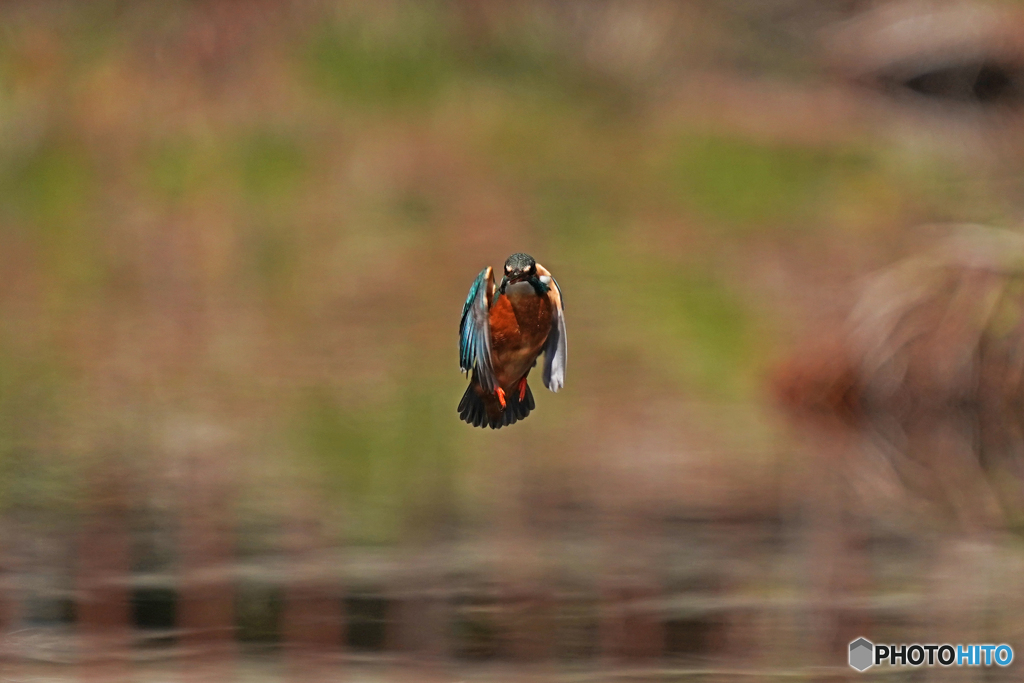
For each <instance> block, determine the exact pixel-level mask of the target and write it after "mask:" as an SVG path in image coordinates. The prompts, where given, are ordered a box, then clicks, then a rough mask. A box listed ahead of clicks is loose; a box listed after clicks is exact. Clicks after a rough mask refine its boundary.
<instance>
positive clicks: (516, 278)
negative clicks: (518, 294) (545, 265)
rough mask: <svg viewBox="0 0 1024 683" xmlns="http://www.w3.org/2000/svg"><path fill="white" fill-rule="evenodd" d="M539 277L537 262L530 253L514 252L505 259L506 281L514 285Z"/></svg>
mask: <svg viewBox="0 0 1024 683" xmlns="http://www.w3.org/2000/svg"><path fill="white" fill-rule="evenodd" d="M535 277H537V262H536V261H534V260H533V257H532V256H530V255H529V254H522V253H519V254H512V255H511V256H509V257H508V260H507V261H505V281H506V282H507V283H508V284H510V285H512V284H515V283H517V282H522V281H524V280H530V279H532V278H535Z"/></svg>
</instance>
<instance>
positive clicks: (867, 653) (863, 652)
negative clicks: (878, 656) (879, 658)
mask: <svg viewBox="0 0 1024 683" xmlns="http://www.w3.org/2000/svg"><path fill="white" fill-rule="evenodd" d="M874 654H875V644H874V643H872V642H871V641H870V640H868V639H867V638H858V639H857V640H855V641H853V642H852V643H850V666H852V667H853V668H854V669H856V670H857V671H865V670H867V669H868V668H869V667H871V665H872V664H874V661H873V660H874V658H875V657H874Z"/></svg>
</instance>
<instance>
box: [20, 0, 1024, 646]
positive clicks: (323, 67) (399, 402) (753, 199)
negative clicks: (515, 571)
mask: <svg viewBox="0 0 1024 683" xmlns="http://www.w3.org/2000/svg"><path fill="white" fill-rule="evenodd" d="M104 7H105V9H104V8H98V7H95V6H92V5H46V6H42V7H39V8H36V9H34V10H30V9H28V8H26V7H25V6H6V7H4V8H3V9H0V14H2V15H4V16H5V23H6V24H7V26H8V28H7V30H6V31H5V32H4V39H3V41H2V44H0V93H2V95H0V113H2V114H3V116H2V118H3V120H4V121H3V123H2V124H0V241H2V242H3V243H4V244H5V245H6V246H5V249H4V250H3V251H4V252H5V253H4V254H3V255H0V269H2V273H3V278H4V285H3V287H2V295H0V472H2V473H3V474H2V477H3V487H2V491H0V501H3V504H5V505H13V504H16V503H22V504H24V503H25V502H26V501H28V500H29V499H39V500H43V499H49V500H52V499H53V498H54V497H55V496H53V494H52V493H47V492H44V491H43V490H41V489H45V488H47V487H50V488H51V489H52V490H53V491H60V492H62V493H61V495H60V496H56V497H66V496H64V492H66V486H73V485H81V482H80V481H79V480H76V479H75V478H73V477H70V476H66V477H64V479H65V480H70V481H75V482H77V483H75V484H72V483H66V484H59V485H58V483H56V482H57V480H59V479H61V477H57V476H56V475H55V476H49V475H48V474H46V472H49V471H50V469H49V468H51V467H53V466H54V463H66V464H67V467H68V468H73V466H72V464H71V463H73V462H75V458H76V457H78V456H81V455H82V454H89V453H93V452H96V451H97V450H102V449H104V448H106V444H105V443H104V437H103V435H102V432H104V431H105V430H107V428H108V426H109V425H110V424H117V423H119V421H123V420H129V421H130V420H131V419H133V418H132V417H131V416H133V415H139V414H144V415H146V416H147V417H146V420H147V421H148V423H147V424H149V425H150V427H147V428H146V429H143V430H142V431H143V432H144V433H145V435H144V437H140V438H139V440H138V442H137V443H135V445H133V446H132V447H133V448H139V449H143V450H148V451H152V452H153V453H156V454H157V455H158V456H159V454H160V453H168V454H170V453H173V452H174V447H173V446H169V445H168V443H172V442H174V438H175V437H173V435H172V437H165V436H161V434H164V432H165V431H166V430H165V429H163V428H162V427H161V426H160V425H162V424H163V423H164V422H174V423H175V424H177V423H178V422H181V421H182V420H184V421H185V422H188V421H189V420H195V421H197V422H209V421H212V422H214V423H216V424H218V425H221V426H222V427H223V428H224V429H226V430H228V432H229V433H231V434H233V435H234V436H233V437H232V438H235V439H237V440H238V441H239V443H240V446H241V448H240V450H241V452H242V453H244V454H245V455H243V456H242V460H243V461H247V462H252V463H266V462H269V461H284V462H287V463H290V465H294V466H296V467H297V468H299V469H304V470H306V471H311V472H313V474H312V475H311V476H313V477H315V481H316V483H317V485H318V486H319V487H320V489H321V493H322V495H323V499H324V501H325V502H324V504H325V505H331V506H338V507H340V508H341V509H343V510H344V513H343V515H342V517H343V518H344V519H343V522H342V526H343V528H344V531H343V533H344V534H345V536H346V537H347V538H348V539H350V540H353V541H359V542H365V543H387V542H393V541H396V540H398V539H400V538H403V537H404V536H406V535H409V534H413V535H415V534H419V533H424V532H423V530H424V529H427V528H434V529H437V528H441V529H454V528H456V525H457V523H458V522H459V521H460V520H466V519H471V518H475V516H477V515H479V510H480V509H481V508H487V506H488V505H489V503H490V501H489V500H488V496H489V494H488V493H487V491H486V487H481V486H480V485H479V483H478V482H479V478H480V476H481V471H482V470H488V468H489V467H491V465H489V464H488V461H489V460H491V459H492V458H493V459H497V460H498V461H499V462H500V461H501V460H503V459H510V458H513V459H514V458H517V457H524V456H523V454H524V453H529V452H530V451H531V450H535V449H543V450H544V453H543V456H544V457H545V458H551V459H554V460H559V459H564V460H567V461H571V462H576V463H580V462H583V463H585V462H587V454H586V453H583V454H582V455H579V454H576V455H573V454H566V453H560V452H556V451H558V450H560V449H556V448H554V447H552V446H550V444H566V443H571V442H573V441H574V437H576V436H580V437H581V438H580V441H579V443H581V444H587V443H593V441H591V440H588V439H587V438H582V437H584V436H592V435H593V434H594V433H597V434H598V435H601V434H605V432H604V431H602V430H611V429H613V427H614V424H615V421H614V420H610V421H609V420H606V419H605V416H606V415H608V414H623V415H626V416H628V415H633V414H634V413H633V411H635V410H638V409H640V408H638V405H637V403H640V404H641V407H642V401H638V398H637V397H642V396H643V395H644V394H645V392H651V393H652V394H654V395H653V396H652V397H651V400H652V401H654V400H658V401H669V402H672V401H676V402H692V401H695V402H700V403H705V404H708V405H710V406H711V407H712V408H711V409H710V410H711V411H712V412H713V411H714V410H715V406H719V407H724V406H729V407H730V408H729V409H730V410H738V411H740V412H741V413H743V414H745V415H747V416H748V417H749V418H750V421H751V422H753V421H756V418H755V417H753V416H756V415H759V414H760V413H761V412H762V411H763V408H762V407H761V393H762V390H761V388H760V387H761V376H762V374H763V371H764V368H765V366H766V364H767V363H768V361H769V360H770V359H771V358H772V357H773V355H774V353H775V344H776V340H777V338H778V334H779V324H778V320H777V316H778V309H776V308H775V307H774V305H775V304H774V302H773V301H772V300H771V295H770V294H766V287H767V286H768V285H766V279H767V277H768V276H767V275H765V273H764V272H760V271H759V270H758V268H757V267H756V266H757V264H758V263H760V259H759V258H758V255H757V253H750V251H748V250H749V249H756V248H757V247H756V244H759V245H760V246H761V248H764V249H765V250H766V251H771V250H772V249H776V248H785V247H786V246H787V245H790V244H791V241H790V240H791V237H792V234H793V233H794V232H799V233H801V234H817V235H819V236H820V239H822V240H825V241H829V240H832V241H834V243H835V244H841V243H842V242H843V241H847V242H849V243H859V244H866V243H873V242H875V241H878V240H880V239H884V237H885V234H886V231H887V230H889V229H890V228H891V226H892V225H893V224H894V223H910V222H912V221H920V220H928V219H938V218H942V219H957V220H969V219H975V218H986V219H991V218H999V217H1000V216H1003V217H1005V215H1007V214H1008V213H1009V212H1010V209H1009V208H1003V207H1004V205H1003V204H1002V203H1000V201H999V200H998V199H996V198H994V197H993V195H992V194H991V193H989V192H988V191H986V190H985V189H984V188H980V187H978V186H976V185H972V184H971V183H970V182H969V181H968V180H967V178H968V177H969V176H970V173H971V171H970V169H969V168H967V167H965V166H964V165H963V163H962V162H960V161H958V160H955V159H950V158H948V157H938V156H936V155H930V154H927V153H925V154H921V153H920V152H917V151H915V152H913V153H909V152H908V153H907V154H903V153H901V152H900V151H898V150H894V149H893V148H892V145H891V144H890V143H889V142H888V141H887V140H884V139H875V138H872V137H871V136H870V135H866V134H864V133H850V134H848V135H832V136H831V138H835V139H831V138H830V137H829V136H828V135H823V136H822V141H821V142H813V141H808V140H807V139H793V138H794V137H795V136H793V135H789V134H786V133H780V134H779V135H778V136H776V137H772V135H770V134H768V135H766V134H764V133H758V132H754V131H751V130H748V129H744V128H743V127H742V126H738V125H736V126H732V127H730V123H729V122H728V121H725V120H719V121H708V119H707V117H701V116H697V115H695V114H694V113H693V112H692V111H691V110H689V109H687V108H686V107H684V106H681V105H679V104H678V98H677V97H676V96H675V93H677V92H678V91H681V90H685V89H686V88H687V87H689V86H688V85H687V84H686V83H685V81H683V82H680V81H679V80H677V79H678V73H679V71H680V70H685V68H687V67H688V66H690V67H693V68H694V69H698V68H702V67H703V66H705V65H707V64H708V63H713V62H714V59H715V57H716V55H733V56H735V55H736V54H742V52H743V51H742V50H740V49H739V47H738V46H740V44H741V43H742V41H743V40H744V37H743V36H745V35H746V33H747V31H748V28H746V27H744V28H742V29H737V32H736V35H733V34H732V33H730V29H729V25H728V23H727V22H724V23H722V24H721V25H716V26H715V27H714V30H713V31H709V32H708V33H707V35H705V36H703V40H702V42H699V43H695V44H694V45H699V46H702V47H700V49H701V50H703V52H700V53H696V52H695V53H694V54H691V55H690V56H689V58H690V59H692V60H693V61H692V63H691V64H687V63H685V62H684V63H682V64H679V65H677V67H676V68H675V69H674V70H671V71H669V72H667V73H665V74H661V73H660V72H659V73H657V74H653V75H652V74H647V76H646V77H645V78H630V77H629V76H628V75H626V76H624V75H623V74H622V73H617V72H615V70H612V69H605V68H602V65H601V64H600V63H599V62H595V61H594V60H592V59H591V60H587V59H583V58H582V57H581V53H582V52H583V50H582V49H581V48H580V45H579V44H578V43H574V42H573V41H572V40H569V39H567V38H564V37H563V38H559V36H560V35H561V34H559V31H558V26H557V24H552V23H551V22H552V21H553V20H552V19H551V17H550V16H548V17H547V18H546V19H544V16H547V15H544V16H541V15H536V16H535V15H531V14H529V13H527V14H516V13H510V17H509V18H508V21H507V22H506V23H505V24H503V25H502V30H501V31H496V32H494V33H493V34H492V35H485V36H478V35H474V34H473V32H472V30H470V29H468V28H467V25H466V23H465V20H464V17H462V16H461V15H460V14H459V12H457V11H456V9H455V8H456V6H455V5H448V4H441V3H429V2H428V3H387V4H386V5H385V6H381V7H380V8H377V9H372V8H371V6H369V5H367V6H362V7H353V6H349V5H344V6H341V7H339V8H335V9H332V10H330V11H328V10H326V9H322V8H321V9H317V10H309V11H306V12H295V13H294V15H291V14H288V13H287V12H285V10H284V9H282V8H276V7H272V8H268V7H267V6H265V5H262V4H259V3H254V4H253V6H252V7H248V8H242V7H235V8H234V9H232V10H231V11H230V12H217V11H216V9H215V3H214V4H213V5H206V4H204V3H188V2H180V3H169V4H167V5H166V6H163V7H161V8H153V7H149V6H138V7H133V8H127V7H124V6H121V5H114V4H112V5H109V6H104ZM538 16H541V19H544V20H543V21H542V20H541V19H538V18H537V17H538ZM57 17H59V19H60V20H59V21H55V18H57ZM556 18H557V17H556ZM565 35H576V34H565ZM211 36H212V37H211ZM693 50H695V51H696V50H697V47H693ZM783 53H784V54H783ZM793 59H794V57H793V55H792V51H791V50H783V51H782V52H780V54H779V55H776V56H775V57H772V56H771V55H766V56H765V58H764V59H763V60H762V61H761V62H757V63H756V64H755V65H754V66H751V62H750V60H749V58H746V61H745V63H746V64H747V65H748V66H747V69H748V72H749V71H751V70H753V71H755V72H756V71H757V68H760V72H757V73H756V75H757V76H758V77H760V78H765V79H769V80H770V79H782V80H785V79H788V78H791V77H792V76H793V74H798V75H799V78H798V80H799V81H800V82H807V81H808V80H811V81H812V82H813V79H814V78H815V77H816V75H815V74H816V72H815V70H814V68H813V64H812V63H810V62H807V61H805V62H801V63H800V64H799V65H796V66H794V63H793ZM741 61H742V60H741ZM757 65H760V66H759V67H758V66H757ZM765 115H766V116H771V114H770V113H766V114H765ZM779 128H780V130H785V127H784V126H781V125H780V127H779ZM745 240H759V242H756V244H755V243H754V242H751V243H750V244H749V245H748V243H747V242H745ZM750 245H755V246H750ZM519 250H525V251H529V252H531V253H533V254H534V255H535V256H536V257H537V258H538V260H539V261H541V262H542V263H544V264H545V265H546V266H548V267H549V268H550V269H551V270H552V271H553V272H554V273H555V274H556V276H557V277H558V279H559V282H560V283H561V285H562V288H563V290H564V292H565V298H566V301H567V311H568V320H569V338H570V360H569V370H568V383H567V387H566V389H565V391H564V392H563V393H560V394H559V395H558V396H557V397H553V396H550V395H548V394H547V392H543V391H541V389H540V383H539V382H537V380H536V379H535V383H536V386H535V393H536V394H537V395H538V404H539V405H538V409H537V411H536V413H535V414H534V415H533V416H531V418H530V420H529V421H527V422H524V423H523V424H521V425H517V426H516V427H515V428H513V429H509V430H502V431H500V432H497V433H483V432H477V431H473V430H471V429H470V428H468V427H467V426H466V425H463V424H461V423H459V422H458V421H457V419H456V413H455V406H456V404H457V403H458V399H459V397H460V395H461V392H462V387H463V386H464V380H463V379H462V378H461V376H460V375H459V373H458V372H457V366H456V364H455V345H456V343H457V340H456V334H455V330H456V329H457V325H458V318H457V316H458V312H459V310H460V306H461V302H462V297H463V296H464V293H465V289H466V288H467V287H468V286H469V284H470V282H471V280H472V277H473V275H474V274H475V273H476V272H477V271H478V270H479V269H480V268H481V267H483V266H484V265H487V264H491V265H495V266H497V265H499V264H500V263H501V261H502V260H503V259H504V258H505V257H506V256H507V254H508V253H511V252H513V251H519ZM752 264H753V265H752ZM652 387H654V388H653V389H652ZM619 402H629V405H622V406H621V410H620V406H619ZM182 416H184V417H182ZM621 419H624V420H625V419H629V418H628V417H622V418H621ZM175 421H177V422H175ZM708 430H709V431H710V432H712V434H711V435H710V436H708V438H716V437H715V435H714V432H715V430H718V431H720V432H722V433H721V434H720V435H719V436H720V437H721V438H722V439H723V440H724V441H726V442H728V441H729V439H731V438H733V435H731V434H729V432H730V431H731V430H730V429H729V428H728V426H720V427H713V426H712V427H708ZM172 431H173V430H172ZM576 448H577V450H579V449H583V448H586V446H585V445H580V446H577V447H576ZM569 450H572V449H569ZM253 454H257V455H258V457H257V456H256V455H253ZM134 456H135V454H134V453H128V454H126V455H125V457H126V458H131V457H134ZM250 456H251V457H250ZM577 466H579V467H581V468H582V470H583V471H585V470H586V466H585V465H577ZM253 467H254V468H255V465H253ZM58 469H59V468H58ZM68 471H74V470H73V469H69V470H68ZM272 471H273V472H275V473H276V472H277V470H272ZM488 471H490V470H488ZM27 472H31V473H32V474H31V475H29V474H26V473H27ZM491 473H492V474H493V471H492V472H491ZM274 476H276V474H270V475H267V477H268V480H273V477H274ZM495 476H497V475H495ZM285 480H286V479H282V480H281V481H285ZM29 482H31V485H30V484H29ZM474 482H476V483H474ZM274 483H275V482H274V481H268V482H267V483H266V484H265V486H266V488H268V489H269V488H273V486H274ZM33 487H37V488H33ZM264 490H266V489H264V488H261V487H260V486H256V487H255V488H254V489H253V490H252V491H251V492H250V493H248V494H247V495H253V496H256V497H259V495H260V492H261V491H264ZM48 496H49V498H48ZM242 509H244V506H243V508H242ZM251 637H252V638H261V637H263V634H259V633H253V634H252V635H251Z"/></svg>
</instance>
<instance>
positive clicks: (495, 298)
mask: <svg viewBox="0 0 1024 683" xmlns="http://www.w3.org/2000/svg"><path fill="white" fill-rule="evenodd" d="M541 352H543V353H544V386H546V387H547V388H548V389H550V390H551V391H558V390H559V389H561V388H562V385H563V384H564V383H565V315H564V314H563V312H562V292H561V290H559V288H558V283H557V282H555V278H553V277H551V273H549V272H548V271H547V269H546V268H544V266H542V265H540V264H539V263H537V262H536V261H534V260H533V257H532V256H530V255H529V254H512V255H511V256H509V257H508V260H507V261H505V276H504V277H502V278H501V284H500V285H499V286H498V287H497V289H495V286H494V271H493V269H492V268H491V267H490V266H488V267H486V268H484V269H483V270H482V271H480V274H479V275H477V276H476V281H475V282H474V283H473V286H472V287H470V289H469V296H468V297H466V305H465V307H464V308H463V309H462V322H461V323H459V364H460V367H461V368H462V371H463V372H466V373H468V372H469V371H470V370H472V371H473V377H472V379H471V380H470V383H469V388H467V389H466V393H465V394H464V395H463V396H462V401H460V402H459V417H460V418H462V419H463V420H464V421H465V422H468V423H469V424H471V425H473V426H474V427H483V426H487V427H490V428H491V429H501V428H502V427H504V426H505V425H510V424H514V423H515V422H517V421H518V420H521V419H523V418H524V417H526V416H527V415H529V414H530V411H531V410H533V409H534V407H535V404H534V402H533V393H532V392H531V391H530V387H529V386H528V385H527V384H526V376H527V375H529V374H530V370H531V369H533V367H534V366H535V365H536V364H537V357H538V356H540V354H541Z"/></svg>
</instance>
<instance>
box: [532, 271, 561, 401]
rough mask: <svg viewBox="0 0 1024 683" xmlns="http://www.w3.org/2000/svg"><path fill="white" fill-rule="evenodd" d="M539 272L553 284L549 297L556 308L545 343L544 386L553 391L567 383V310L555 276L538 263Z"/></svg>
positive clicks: (544, 279) (545, 279)
mask: <svg viewBox="0 0 1024 683" xmlns="http://www.w3.org/2000/svg"><path fill="white" fill-rule="evenodd" d="M537 272H538V273H539V274H540V276H541V278H540V279H541V282H544V284H547V285H551V286H549V287H548V294H547V295H548V298H549V299H550V300H551V306H552V308H553V309H554V310H553V311H552V313H553V315H552V316H551V330H550V331H549V332H548V341H547V343H546V344H545V345H544V386H546V387H547V388H548V389H550V390H551V391H558V390H559V389H561V388H562V387H563V386H564V385H565V359H566V355H567V353H566V351H567V349H566V341H565V310H564V308H563V306H562V290H561V288H560V287H559V286H558V282H557V281H556V280H555V278H553V277H551V273H549V272H548V271H547V269H546V268H544V267H543V266H541V265H540V264H539V263H538V264H537Z"/></svg>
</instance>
